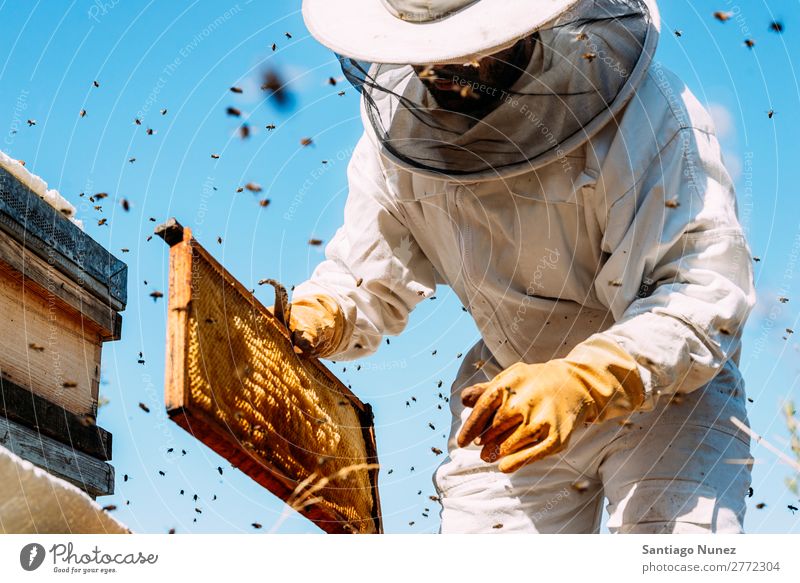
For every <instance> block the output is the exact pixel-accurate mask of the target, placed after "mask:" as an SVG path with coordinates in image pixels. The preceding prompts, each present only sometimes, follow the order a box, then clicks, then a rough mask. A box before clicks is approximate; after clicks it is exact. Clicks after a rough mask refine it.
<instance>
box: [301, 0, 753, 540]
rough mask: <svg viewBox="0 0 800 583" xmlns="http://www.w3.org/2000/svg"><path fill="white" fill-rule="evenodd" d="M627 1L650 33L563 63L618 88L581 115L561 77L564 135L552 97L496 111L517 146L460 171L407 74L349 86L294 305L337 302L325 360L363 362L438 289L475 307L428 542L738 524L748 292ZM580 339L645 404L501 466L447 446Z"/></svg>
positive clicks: (688, 105)
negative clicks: (614, 347) (488, 384)
mask: <svg viewBox="0 0 800 583" xmlns="http://www.w3.org/2000/svg"><path fill="white" fill-rule="evenodd" d="M631 5H637V3H636V2H622V1H619V0H604V1H590V0H584V1H582V2H579V3H578V4H577V5H576V6H574V7H572V9H571V11H570V13H569V14H568V15H567V16H565V15H562V16H561V17H560V18H561V20H555V21H554V22H555V24H552V23H551V26H549V27H543V28H542V29H540V30H539V33H538V44H537V46H536V48H535V52H534V56H533V58H532V59H531V65H530V66H529V69H528V73H530V75H528V76H526V75H523V77H522V78H521V79H520V81H519V82H518V83H517V86H515V89H519V88H520V84H522V85H523V87H522V89H521V93H523V94H524V93H525V87H524V85H525V84H530V85H535V84H536V83H539V84H540V85H541V80H542V79H546V80H547V85H548V86H549V87H553V86H554V83H555V81H553V80H555V79H562V80H563V79H569V78H570V76H571V75H572V76H574V75H575V74H576V66H575V62H576V61H575V60H574V55H572V56H570V51H571V49H569V48H568V47H567V45H561V44H559V43H561V42H562V41H563V40H564V38H565V37H564V35H565V34H566V32H564V31H569V34H574V31H572V30H570V29H568V28H566V27H564V28H559V26H560V24H559V23H560V22H564V21H565V20H564V19H566V18H569V19H570V22H580V23H584V20H581V19H584V18H586V19H587V21H588V20H591V18H592V17H593V16H594V12H595V11H603V10H605V11H607V10H608V7H609V6H611V7H612V9H618V8H619V7H623V8H624V7H629V6H631ZM640 6H643V7H644V10H643V14H644V17H643V18H642V19H640V20H638V21H634V22H626V23H625V26H626V27H628V28H629V29H631V30H635V29H636V28H637V27H642V26H644V28H642V29H641V30H640V32H641V33H642V34H640V35H639V36H636V35H635V34H631V35H630V37H628V38H627V39H626V38H625V37H624V35H620V34H619V31H618V29H615V28H613V27H616V26H618V25H619V19H617V20H611V21H608V20H603V19H597V24H595V25H593V27H592V28H590V29H588V31H589V32H588V36H587V38H588V39H589V41H590V42H593V43H595V44H594V51H593V55H594V57H592V58H591V59H588V58H584V60H585V61H587V62H586V63H584V62H583V61H581V62H580V70H579V71H578V72H579V73H581V71H584V70H587V71H589V70H591V71H599V72H593V73H592V74H593V75H595V77H594V78H592V79H591V83H592V85H593V86H601V85H602V86H604V87H611V86H614V88H613V92H614V95H615V99H614V100H613V101H611V102H610V103H608V104H607V105H604V108H603V111H602V112H597V111H590V110H592V107H594V106H593V105H591V103H590V104H589V105H588V106H587V107H582V106H583V104H584V103H585V101H582V100H581V98H580V97H575V98H574V99H575V100H574V101H570V99H573V97H574V95H575V94H581V93H582V92H581V91H576V92H570V89H569V87H568V85H569V84H567V85H563V84H561V85H558V86H557V88H558V90H559V91H563V92H564V94H567V93H569V95H570V97H569V99H567V100H566V101H565V102H567V103H569V108H568V109H569V112H570V113H569V116H571V117H572V118H574V119H578V121H580V123H581V127H580V131H576V129H575V127H571V126H570V123H568V120H567V121H561V122H559V121H555V117H554V113H555V112H556V110H555V109H553V107H554V106H553V100H547V101H545V100H536V99H532V100H531V101H530V102H527V101H525V98H522V99H521V100H520V101H518V102H517V103H516V105H514V104H511V103H509V104H508V105H507V107H508V108H511V107H516V110H515V111H516V112H517V115H516V117H514V118H513V119H514V121H513V123H509V124H507V127H506V128H504V127H503V126H502V123H501V122H498V121H497V119H495V120H494V122H493V124H492V128H493V131H499V132H501V133H505V134H506V135H509V136H512V137H509V140H511V141H512V142H514V143H521V144H523V148H522V149H523V150H524V155H520V156H519V157H518V158H517V157H514V156H513V155H508V156H506V157H505V158H503V159H502V160H503V162H501V163H496V162H492V164H490V167H488V168H479V167H478V166H477V165H474V164H473V161H474V160H475V159H480V158H481V156H480V155H476V156H475V157H470V153H471V152H470V150H469V148H470V146H469V144H468V143H467V142H463V143H462V144H460V146H459V148H458V154H457V155H454V158H457V159H458V160H459V164H460V166H459V167H458V168H459V171H458V172H455V171H453V172H448V170H447V167H446V166H445V165H446V164H447V162H448V160H449V158H448V154H447V152H446V150H443V149H440V148H430V149H425V148H424V147H422V146H420V147H419V148H417V149H415V148H414V147H413V146H411V145H410V144H413V141H414V140H416V141H417V142H418V143H420V144H422V145H423V146H424V144H423V142H424V140H425V139H426V138H425V136H426V135H431V134H430V132H432V131H434V134H432V135H433V136H434V138H437V139H439V143H445V142H446V143H452V140H444V139H441V138H442V136H443V135H444V134H441V133H439V134H437V133H435V132H436V131H438V129H437V130H431V129H430V128H431V125H435V124H431V119H430V118H428V119H425V120H423V121H418V122H415V121H414V120H415V119H417V118H416V117H415V116H413V115H411V116H409V115H405V116H404V110H403V108H402V107H401V106H399V105H398V102H397V100H396V99H393V98H394V97H396V96H397V95H403V96H404V97H408V99H409V103H422V102H424V99H425V97H424V96H423V95H422V93H424V89H423V87H422V85H421V84H419V82H418V80H416V81H415V79H416V78H415V77H413V75H409V71H410V68H406V69H405V70H403V69H402V68H400V67H398V66H394V67H387V68H386V69H385V71H386V72H385V73H381V72H380V69H376V68H375V67H376V65H371V67H372V68H371V69H370V70H369V71H370V72H371V77H367V79H368V80H369V79H370V78H371V79H373V80H377V81H380V82H381V83H382V85H383V87H385V86H388V85H390V84H391V90H389V91H384V92H383V93H381V92H379V90H378V89H374V88H373V89H372V90H371V91H370V90H368V89H366V86H362V87H361V90H362V93H364V98H362V117H363V121H364V127H365V132H364V135H363V136H362V138H361V139H360V141H359V142H358V144H357V146H356V149H355V151H354V153H353V157H352V160H351V162H350V165H349V168H348V180H349V186H350V191H349V195H348V199H347V202H346V206H345V216H344V224H343V226H342V227H341V228H340V229H339V230H338V231H337V232H336V234H335V236H334V237H333V239H332V240H331V241H330V243H329V244H328V246H327V248H326V259H325V260H324V261H323V262H322V263H320V264H319V265H318V266H317V268H316V269H315V270H314V272H313V275H312V276H311V277H310V279H309V280H308V281H306V282H304V283H302V284H301V285H299V286H297V287H296V289H295V291H294V298H300V297H303V296H306V295H313V294H320V293H324V294H327V295H329V296H331V297H333V298H335V299H336V300H337V302H338V303H339V304H340V306H341V307H342V309H343V311H344V314H345V316H346V320H347V326H348V330H347V334H345V335H344V336H343V342H342V345H341V346H338V347H337V349H336V351H335V354H334V355H333V356H332V358H334V359H336V360H349V359H355V358H360V357H363V356H366V355H369V354H371V353H372V352H374V351H375V350H377V348H378V346H379V344H380V341H381V339H382V337H383V336H384V335H386V334H390V335H394V334H399V333H400V332H402V330H403V329H404V327H405V326H406V323H407V321H408V317H409V313H410V312H411V311H412V310H413V308H414V306H415V305H416V304H418V303H419V302H420V301H422V300H424V299H425V298H426V297H428V296H430V295H432V294H433V293H434V290H435V287H436V285H437V284H439V283H441V284H447V285H450V286H451V287H452V289H453V290H454V291H455V293H456V294H457V295H458V297H459V298H460V299H461V301H462V303H463V305H464V306H465V307H466V309H467V310H468V311H469V313H470V314H471V315H472V317H473V318H474V320H475V322H476V324H477V326H478V328H479V330H480V333H481V336H482V340H481V341H480V342H479V343H478V344H477V345H476V346H475V347H473V349H472V350H471V351H470V352H469V353H468V354H467V355H466V357H465V360H464V362H463V364H462V366H461V369H460V371H459V374H458V376H457V378H456V380H455V382H454V383H453V388H452V391H453V396H452V398H451V409H452V413H453V427H452V431H451V438H450V441H449V444H448V447H449V457H448V458H447V460H445V461H444V462H443V463H442V465H441V466H440V467H439V469H438V470H437V472H436V476H435V480H434V481H435V484H436V486H437V488H438V490H439V492H440V494H441V497H442V504H443V513H442V532H492V531H494V532H508V531H523V532H596V531H597V529H598V528H599V519H600V513H601V510H602V500H603V496H604V495H605V496H606V497H607V498H608V500H609V506H608V511H609V514H610V520H609V523H608V528H609V529H610V530H612V531H613V532H740V531H741V529H742V521H743V517H744V496H745V493H746V491H747V489H748V487H749V485H750V474H749V466H747V465H741V464H739V465H737V464H735V463H727V462H726V461H725V460H742V459H746V458H749V457H750V451H749V438H748V437H747V436H746V435H745V434H743V433H741V432H740V431H739V430H737V428H736V427H735V426H734V425H733V424H732V423H731V422H730V420H729V419H730V417H732V416H734V417H736V418H738V419H740V420H742V421H744V422H746V421H747V419H746V411H745V394H744V386H743V382H742V378H741V375H740V373H739V370H738V360H739V352H740V344H741V329H742V326H743V325H744V323H745V321H746V319H747V317H748V315H749V313H750V311H751V309H752V307H753V306H754V304H755V291H754V285H753V273H752V267H751V253H750V250H749V248H748V244H747V242H746V240H745V236H744V233H743V229H742V226H741V224H740V222H739V220H738V218H737V206H736V198H735V193H734V189H733V184H732V180H731V177H730V175H729V174H728V172H727V171H726V169H725V166H724V165H723V161H722V156H721V151H720V145H719V142H718V140H717V138H716V136H715V134H714V128H713V123H712V121H711V119H710V117H709V115H708V114H707V112H706V111H705V110H704V108H703V107H702V106H701V104H700V103H699V102H698V100H697V99H696V98H695V97H694V95H692V93H691V92H690V91H689V90H688V88H687V87H686V86H685V85H684V84H683V83H682V82H681V81H680V79H678V78H677V77H676V76H675V75H674V74H673V73H671V72H670V71H668V70H667V69H666V68H664V67H662V66H661V65H659V64H658V63H655V62H653V61H652V54H653V52H654V51H655V47H656V39H657V37H658V30H659V17H658V12H657V9H656V6H655V3H654V2H651V1H649V0H648V2H646V3H644V4H640ZM604 14H605V12H604ZM308 20H309V19H308V17H307V21H308ZM581 25H582V24H581ZM604 27H605V28H604ZM312 32H313V29H312ZM604 32H607V33H608V34H606V35H604ZM626 43H627V44H626ZM632 47H638V48H636V50H635V55H636V59H635V60H633V61H630V58H629V55H630V54H632V53H631V51H632ZM575 50H579V51H582V53H583V54H585V48H580V49H575ZM548 51H549V52H548ZM573 52H574V51H573ZM554 55H556V56H557V57H560V58H555V57H554ZM626 55H627V56H626ZM581 56H582V55H581ZM614 56H616V57H618V58H617V59H616V60H615V58H613V57H614ZM570 59H572V60H570ZM625 59H627V61H626V60H625ZM590 65H596V68H595V69H583V67H588V66H590ZM364 70H366V69H364ZM581 74H582V73H581ZM381 75H384V76H385V77H386V78H387V79H381ZM614 75H617V76H621V77H622V78H623V81H622V82H620V81H619V79H618V78H614V79H612V76H614ZM526 79H527V80H526ZM415 82H416V83H417V84H416V85H414V83H415ZM375 85H378V84H377V83H376V84H375ZM530 85H528V86H530ZM595 97H596V96H595ZM401 103H402V101H401ZM523 105H524V107H523ZM536 107H539V108H540V110H538V111H537V110H536V109H534V108H536ZM521 110H522V111H521ZM498 111H500V110H498ZM576 111H577V112H578V113H575V112H576ZM581 111H583V112H584V113H581ZM586 112H588V113H586ZM406 113H407V112H406ZM492 115H507V116H508V115H511V114H510V113H508V110H506V111H505V114H503V113H502V111H500V113H498V112H493V113H492ZM582 115H583V116H588V117H586V119H581V116H582ZM565 117H566V116H565ZM553 128H556V130H557V131H556V130H554V129H553ZM426 132H428V133H426ZM537 132H538V134H539V136H540V137H539V138H537V139H535V140H534V139H532V138H531V137H530V136H531V135H533V134H534V133H537ZM512 134H513V135H512ZM473 137H474V136H473ZM404 138H409V139H408V140H407V141H404ZM432 143H433V142H432ZM418 152H423V154H420V158H423V157H424V162H423V163H421V162H420V160H419V159H417V160H414V159H413V155H414V154H415V153H418ZM464 152H467V154H465V153H464ZM439 166H441V167H439ZM359 281H362V282H363V283H361V284H360V285H358V282H359ZM595 333H600V334H603V335H608V336H609V337H610V338H613V340H614V341H615V342H617V343H619V345H621V346H622V347H624V348H625V349H626V350H627V351H628V352H629V353H630V354H631V355H632V356H633V357H634V358H635V359H636V362H637V365H638V369H639V373H640V376H641V378H642V381H643V384H644V386H645V391H646V395H647V397H648V398H647V401H646V404H645V407H644V408H643V409H642V410H641V412H638V413H635V414H634V415H632V416H631V417H630V419H629V420H628V421H626V422H624V423H620V422H617V421H608V422H605V423H602V424H597V425H592V426H588V427H582V428H579V429H578V430H576V432H575V434H574V435H573V439H572V441H571V443H570V445H569V447H568V448H567V449H566V450H565V451H563V452H560V453H559V454H557V455H553V456H551V457H549V458H546V459H544V460H540V461H537V462H535V463H533V464H530V465H528V466H526V467H524V468H522V469H520V470H518V471H516V472H515V473H513V474H510V475H506V474H502V473H500V472H498V471H497V469H496V464H489V463H486V462H483V461H482V460H481V459H480V458H479V457H478V451H479V448H477V447H475V446H474V445H471V446H469V447H464V448H458V447H457V446H456V443H455V436H456V434H457V432H458V430H459V427H460V426H461V424H462V423H463V422H464V420H465V419H466V417H467V415H468V414H469V410H468V409H466V410H465V407H464V406H463V405H462V404H461V402H460V399H459V398H458V392H459V391H460V390H461V389H463V388H464V387H466V386H468V385H472V384H474V383H478V382H482V381H485V380H488V379H491V378H492V377H493V376H494V375H495V374H497V373H498V372H500V371H501V370H503V369H505V368H507V367H509V366H510V365H512V364H514V363H516V362H519V361H522V362H525V363H537V362H545V361H548V360H550V359H554V358H560V357H563V356H564V355H565V354H567V353H568V352H569V351H570V350H571V349H572V348H573V347H574V346H575V345H576V344H577V343H579V342H581V341H583V340H585V339H586V338H588V337H589V336H591V335H592V334H595ZM479 361H485V364H484V365H483V366H482V367H480V366H479V367H477V368H476V366H475V365H476V363H477V362H479ZM673 394H681V396H680V398H676V399H670V396H671V395H673ZM498 525H502V527H498ZM493 527H494V528H493Z"/></svg>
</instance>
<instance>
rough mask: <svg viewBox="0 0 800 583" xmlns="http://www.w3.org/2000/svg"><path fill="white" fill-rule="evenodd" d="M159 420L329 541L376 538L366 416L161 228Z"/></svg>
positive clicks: (189, 246)
mask: <svg viewBox="0 0 800 583" xmlns="http://www.w3.org/2000/svg"><path fill="white" fill-rule="evenodd" d="M157 232H158V233H159V234H160V235H161V236H162V237H163V238H164V239H165V240H166V241H167V242H168V243H169V244H170V245H171V248H170V276H169V278H170V279H169V300H168V301H169V305H168V310H169V315H168V322H167V327H168V330H167V366H166V375H165V377H166V379H165V380H166V387H165V393H166V395H165V396H166V405H167V411H168V414H169V416H170V418H171V419H172V420H173V421H175V422H176V423H178V424H179V425H180V426H181V427H183V428H184V429H186V430H187V431H189V432H190V433H192V434H193V435H194V436H195V437H196V438H197V439H199V440H200V441H202V442H203V443H205V444H206V445H207V446H209V447H210V448H211V449H213V450H215V451H216V452H217V453H219V454H220V455H222V456H223V457H225V458H226V459H227V460H229V461H230V462H231V464H232V465H234V466H235V467H238V468H239V469H240V470H241V471H243V472H244V473H245V474H247V475H248V476H250V477H251V478H252V479H253V480H255V481H256V482H258V483H259V484H261V485H263V486H265V487H266V488H267V489H269V490H270V491H271V492H273V493H274V494H275V495H277V496H278V497H280V498H281V499H283V500H284V501H287V503H289V504H290V505H291V506H292V507H293V508H295V509H296V510H298V511H299V512H301V513H302V514H304V515H305V516H306V517H308V518H309V519H310V520H312V521H313V522H315V523H316V524H317V525H318V526H319V527H320V528H321V529H322V530H324V531H326V532H330V533H344V532H356V533H379V532H382V525H381V517H380V502H379V497H378V489H377V472H378V470H377V454H376V448H375V435H374V430H373V425H372V412H371V409H370V407H369V405H365V404H364V403H362V402H361V401H360V400H359V399H358V398H357V397H356V396H355V395H353V393H352V392H351V391H349V390H348V389H347V387H345V386H344V385H343V384H342V383H341V382H340V381H339V380H338V379H337V378H336V377H335V376H334V375H333V374H332V373H331V372H330V371H329V370H328V369H327V368H325V367H324V366H323V365H322V364H321V363H319V361H317V360H316V359H313V358H307V357H304V356H302V355H298V354H296V353H295V351H294V350H293V347H292V345H291V342H290V341H289V336H288V333H287V331H286V329H285V327H283V325H282V324H280V323H279V322H278V320H277V319H276V318H275V316H273V315H272V313H270V312H269V311H268V310H267V309H266V308H265V307H264V306H263V305H262V304H261V303H260V302H259V301H258V300H257V299H256V298H255V297H254V296H253V294H252V293H250V292H249V291H248V290H246V289H245V288H244V286H242V285H241V284H240V283H239V282H238V281H236V279H235V278H233V276H232V275H231V274H230V273H228V272H227V271H226V270H225V269H224V268H223V267H222V266H221V265H220V264H219V263H218V262H217V261H216V260H214V258H213V257H211V255H210V254H209V253H208V252H207V251H206V250H205V249H203V247H202V246H200V245H199V244H198V243H197V242H196V241H195V240H194V239H193V238H192V236H191V232H190V230H189V229H185V228H182V227H180V226H179V225H178V224H177V223H175V222H174V220H173V221H171V222H170V223H168V224H166V225H164V226H162V227H160V228H159V229H158V230H157Z"/></svg>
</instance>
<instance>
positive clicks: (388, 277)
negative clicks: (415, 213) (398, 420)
mask: <svg viewBox="0 0 800 583" xmlns="http://www.w3.org/2000/svg"><path fill="white" fill-rule="evenodd" d="M379 156H380V154H379V152H378V151H377V150H376V149H375V147H374V146H373V145H372V143H371V142H370V141H369V138H368V136H367V135H366V134H364V135H362V137H361V139H360V140H359V142H358V144H357V145H356V148H355V150H354V152H353V155H352V158H351V160H350V162H349V165H348V170H347V178H348V183H349V192H348V196H347V201H346V203H345V209H344V224H343V225H342V226H341V227H340V228H339V229H338V230H337V231H336V233H335V235H334V236H333V238H332V239H331V240H330V242H329V243H328V245H327V246H326V248H325V260H324V261H322V262H321V263H320V264H319V265H317V267H316V268H315V269H314V271H313V273H312V275H311V277H310V278H309V279H308V280H307V281H305V282H303V283H301V284H300V285H298V286H296V287H295V290H294V293H293V298H299V297H302V296H307V295H313V294H320V293H321V294H327V295H329V296H331V297H333V298H334V299H335V300H336V301H337V302H338V303H339V305H340V306H341V308H342V310H343V311H344V314H345V319H346V321H347V329H346V330H345V334H344V335H343V340H342V344H341V345H340V346H339V347H338V348H337V350H336V352H335V354H333V355H331V356H330V358H331V359H333V360H353V359H356V358H360V357H363V356H368V355H369V354H372V353H374V352H375V351H376V350H377V349H378V347H379V345H380V342H381V339H382V338H383V336H384V335H397V334H399V333H400V332H402V331H403V329H405V327H406V324H407V323H408V317H409V314H410V312H411V311H412V310H413V309H414V307H415V306H416V304H418V303H419V302H420V301H421V300H423V299H425V298H426V297H428V296H430V295H432V294H433V292H434V291H435V289H436V281H435V269H434V267H433V265H432V264H431V263H430V262H429V261H428V259H427V257H426V256H425V255H424V253H423V252H422V250H421V249H420V248H419V246H418V245H417V243H416V241H415V240H414V238H413V236H412V234H411V232H410V231H409V229H408V228H407V227H406V226H405V222H404V220H403V215H402V213H401V211H400V209H399V208H397V203H396V202H394V197H393V196H392V195H391V193H390V191H389V187H388V186H387V182H386V179H385V175H384V170H383V167H382V166H381V161H380V158H379Z"/></svg>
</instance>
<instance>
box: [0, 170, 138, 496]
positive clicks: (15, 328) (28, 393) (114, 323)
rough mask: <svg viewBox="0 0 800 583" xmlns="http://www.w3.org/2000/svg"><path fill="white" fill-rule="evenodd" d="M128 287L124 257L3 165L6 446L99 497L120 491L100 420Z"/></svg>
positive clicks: (2, 416)
mask: <svg viewBox="0 0 800 583" xmlns="http://www.w3.org/2000/svg"><path fill="white" fill-rule="evenodd" d="M126 283H127V266H126V265H125V264H124V263H123V262H122V261H120V260H119V259H117V258H115V257H114V256H112V255H111V254H110V253H109V252H108V251H107V250H106V249H104V248H103V247H102V246H101V245H100V244H99V243H97V242H96V241H94V240H93V239H92V238H91V237H89V236H88V235H87V234H86V233H84V232H83V231H82V230H81V229H80V228H78V227H77V226H76V225H75V224H73V223H72V222H71V221H70V220H69V219H68V218H66V217H65V216H63V214H62V213H61V212H59V211H58V210H56V209H55V208H53V207H52V206H51V205H50V204H48V203H47V202H46V201H44V200H42V198H40V197H39V196H38V195H37V194H36V193H35V192H33V191H32V190H31V189H30V188H29V187H28V186H26V184H24V183H23V182H22V181H20V180H19V179H18V178H17V177H16V176H14V175H13V174H12V173H10V172H9V171H7V170H6V169H5V168H3V167H2V166H0V326H1V327H2V330H0V381H1V383H2V397H3V398H2V400H0V446H3V447H6V448H8V449H10V450H12V451H13V452H14V453H16V454H17V455H19V456H20V457H22V458H24V459H27V460H29V461H31V462H33V463H34V464H36V465H39V466H41V467H43V468H45V469H46V470H48V471H49V472H50V473H52V474H54V475H57V476H58V477H61V478H64V479H66V480H68V481H70V482H72V483H74V484H76V485H77V486H79V487H80V488H82V489H84V490H85V491H86V492H88V493H89V494H90V495H92V496H99V495H106V494H111V493H113V491H114V472H113V468H112V467H111V466H110V465H109V464H108V463H106V462H107V461H108V460H110V459H111V435H110V434H109V433H108V432H106V431H104V430H103V429H101V428H99V427H97V425H96V424H95V419H96V416H97V402H98V391H99V382H100V358H101V352H102V345H103V342H106V341H109V340H117V339H119V337H120V330H121V323H122V319H121V316H120V314H119V312H120V311H122V310H123V309H124V307H125V302H126Z"/></svg>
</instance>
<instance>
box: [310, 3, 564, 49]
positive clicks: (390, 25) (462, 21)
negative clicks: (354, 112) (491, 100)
mask: <svg viewBox="0 0 800 583" xmlns="http://www.w3.org/2000/svg"><path fill="white" fill-rule="evenodd" d="M578 2H579V0H536V2H531V0H480V1H479V2H475V3H473V4H470V5H469V6H467V7H466V8H463V9H462V10H459V11H458V12H455V13H453V14H451V15H450V16H447V17H445V18H443V19H441V20H436V21H433V22H424V23H415V22H409V21H406V20H401V19H400V18H397V17H396V16H394V15H393V14H392V13H391V12H389V10H387V9H386V7H385V6H384V5H383V3H382V2H380V0H346V2H344V1H341V0H303V19H304V20H305V23H306V26H307V27H308V30H309V32H311V34H312V35H313V36H314V38H316V39H317V40H318V41H319V42H321V43H322V44H323V45H325V46H326V47H328V48H329V49H331V50H332V51H334V52H336V53H339V54H342V55H345V56H347V57H350V58H353V59H358V60H363V61H370V62H374V63H389V64H408V65H426V64H433V63H462V62H467V61H469V60H472V59H474V58H477V57H481V56H485V55H490V54H492V53H496V52H498V51H501V50H503V49H505V48H507V47H509V46H511V45H513V44H514V43H515V42H516V41H517V40H519V39H520V38H522V37H524V36H526V35H528V34H531V33H533V32H535V31H536V30H538V29H539V28H541V27H542V26H544V25H545V24H547V23H549V22H551V21H552V20H554V19H555V18H557V17H558V16H560V15H561V14H563V13H564V12H566V11H567V10H569V9H570V8H572V7H573V6H574V5H576V4H577V3H578Z"/></svg>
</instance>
